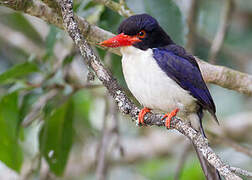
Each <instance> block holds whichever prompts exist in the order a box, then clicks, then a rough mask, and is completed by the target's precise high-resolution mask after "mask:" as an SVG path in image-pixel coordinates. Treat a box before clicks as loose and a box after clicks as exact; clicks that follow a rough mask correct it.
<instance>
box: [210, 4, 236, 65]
mask: <svg viewBox="0 0 252 180" xmlns="http://www.w3.org/2000/svg"><path fill="white" fill-rule="evenodd" d="M224 3H225V5H224V7H223V15H222V16H221V20H220V25H219V29H218V31H217V33H216V35H215V38H214V40H213V43H212V46H211V49H210V53H209V61H210V62H211V63H212V64H214V63H215V62H216V56H217V54H218V52H219V51H220V49H221V47H222V44H223V41H224V39H225V36H226V32H227V29H228V27H229V25H230V22H231V15H232V12H233V10H234V1H233V0H225V2H224Z"/></svg>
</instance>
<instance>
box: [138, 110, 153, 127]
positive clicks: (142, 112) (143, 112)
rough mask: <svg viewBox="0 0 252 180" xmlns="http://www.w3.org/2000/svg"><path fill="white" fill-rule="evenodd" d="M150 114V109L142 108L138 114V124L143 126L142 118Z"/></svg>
mask: <svg viewBox="0 0 252 180" xmlns="http://www.w3.org/2000/svg"><path fill="white" fill-rule="evenodd" d="M148 112H150V109H149V108H147V107H144V108H143V109H142V110H141V111H140V112H139V114H138V124H141V125H143V124H144V116H145V114H146V113H148Z"/></svg>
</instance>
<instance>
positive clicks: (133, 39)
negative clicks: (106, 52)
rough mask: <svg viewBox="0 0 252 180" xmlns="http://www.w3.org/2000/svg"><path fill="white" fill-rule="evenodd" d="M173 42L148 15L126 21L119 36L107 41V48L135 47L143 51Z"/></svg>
mask: <svg viewBox="0 0 252 180" xmlns="http://www.w3.org/2000/svg"><path fill="white" fill-rule="evenodd" d="M169 44H173V41H172V40H171V39H170V37H169V36H168V35H167V34H166V33H165V31H164V30H163V29H162V28H161V27H160V26H159V24H158V22H157V20H156V19H155V18H153V17H152V16H150V15H148V14H139V15H134V16H131V17H129V18H127V19H125V20H124V21H123V22H122V23H121V24H120V26H119V28H118V35H117V36H115V37H112V38H110V39H108V40H105V41H103V42H101V43H100V45H102V46H105V47H112V48H115V47H124V46H134V47H136V48H139V49H141V50H147V49H148V48H157V47H163V46H166V45H169Z"/></svg>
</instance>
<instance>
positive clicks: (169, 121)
mask: <svg viewBox="0 0 252 180" xmlns="http://www.w3.org/2000/svg"><path fill="white" fill-rule="evenodd" d="M178 112H179V109H178V108H176V109H174V110H173V111H172V112H171V113H167V114H165V115H164V116H163V118H162V120H164V119H165V118H166V119H165V127H166V128H167V129H170V125H171V119H172V118H173V117H174V116H176V115H177V113H178Z"/></svg>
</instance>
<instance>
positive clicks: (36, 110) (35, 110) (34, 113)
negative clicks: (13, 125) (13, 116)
mask: <svg viewBox="0 0 252 180" xmlns="http://www.w3.org/2000/svg"><path fill="white" fill-rule="evenodd" d="M57 94H58V90H56V89H52V90H50V91H49V92H48V93H46V94H44V95H42V96H41V97H40V98H39V99H38V100H37V102H36V103H35V104H34V105H33V106H32V109H31V111H30V112H29V113H28V114H27V116H26V117H25V118H24V120H23V122H22V126H23V127H27V126H29V125H30V124H31V123H32V122H33V121H34V120H35V119H36V118H38V117H39V115H40V113H41V112H42V109H43V107H44V106H45V104H46V103H47V102H48V101H49V100H50V99H52V98H53V97H54V96H56V95H57Z"/></svg>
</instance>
